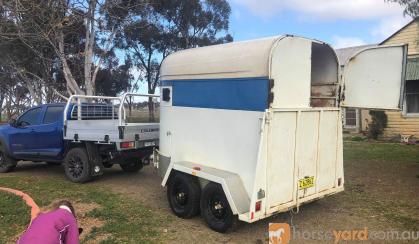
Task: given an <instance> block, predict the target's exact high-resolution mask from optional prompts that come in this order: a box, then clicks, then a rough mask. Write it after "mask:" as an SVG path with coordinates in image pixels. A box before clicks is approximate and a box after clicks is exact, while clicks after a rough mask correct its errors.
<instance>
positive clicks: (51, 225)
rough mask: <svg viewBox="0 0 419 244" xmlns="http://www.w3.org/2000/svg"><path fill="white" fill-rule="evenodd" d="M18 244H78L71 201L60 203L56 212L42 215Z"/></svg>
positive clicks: (77, 233)
mask: <svg viewBox="0 0 419 244" xmlns="http://www.w3.org/2000/svg"><path fill="white" fill-rule="evenodd" d="M17 243H18V244H78V243H79V228H78V226H77V220H76V213H75V211H74V208H73V205H72V204H71V203H70V202H69V201H60V202H58V203H57V204H56V207H55V210H53V211H50V212H47V213H40V214H39V215H38V216H37V217H36V218H35V219H34V220H33V221H32V223H31V224H30V226H29V228H28V229H27V230H26V231H25V232H24V233H23V234H22V236H21V237H20V238H19V240H18V241H17Z"/></svg>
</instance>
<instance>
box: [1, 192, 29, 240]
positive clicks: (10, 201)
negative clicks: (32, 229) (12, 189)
mask: <svg viewBox="0 0 419 244" xmlns="http://www.w3.org/2000/svg"><path fill="white" fill-rule="evenodd" d="M30 211H31V210H30V208H29V207H28V206H27V205H26V204H25V202H24V201H23V200H22V198H20V197H18V196H16V195H14V194H12V193H7V192H2V191H0V243H6V242H8V241H9V242H10V239H11V238H13V237H16V236H17V235H19V234H20V233H22V232H23V231H24V230H25V228H26V226H27V225H28V224H29V221H30Z"/></svg>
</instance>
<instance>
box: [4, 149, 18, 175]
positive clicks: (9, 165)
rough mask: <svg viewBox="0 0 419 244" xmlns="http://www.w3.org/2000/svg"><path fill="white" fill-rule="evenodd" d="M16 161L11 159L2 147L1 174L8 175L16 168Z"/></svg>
mask: <svg viewBox="0 0 419 244" xmlns="http://www.w3.org/2000/svg"><path fill="white" fill-rule="evenodd" d="M16 164H17V162H16V160H14V159H12V158H10V157H9V156H8V155H7V153H6V152H5V151H4V150H3V149H2V148H1V147H0V173H8V172H10V171H12V170H14V169H15V168H16Z"/></svg>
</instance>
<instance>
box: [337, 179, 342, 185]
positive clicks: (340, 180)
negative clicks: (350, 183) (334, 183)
mask: <svg viewBox="0 0 419 244" xmlns="http://www.w3.org/2000/svg"><path fill="white" fill-rule="evenodd" d="M340 185H342V178H339V179H338V186H340Z"/></svg>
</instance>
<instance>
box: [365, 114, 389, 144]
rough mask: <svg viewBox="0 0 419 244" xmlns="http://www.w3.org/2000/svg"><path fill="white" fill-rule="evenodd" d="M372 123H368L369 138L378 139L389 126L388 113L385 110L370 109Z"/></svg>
mask: <svg viewBox="0 0 419 244" xmlns="http://www.w3.org/2000/svg"><path fill="white" fill-rule="evenodd" d="M369 114H370V115H371V123H370V124H369V125H368V138H371V139H375V140H377V139H378V137H379V136H380V135H382V134H383V131H384V128H386V127H387V120H388V119H387V115H386V113H385V112H384V111H374V110H370V112H369Z"/></svg>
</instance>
